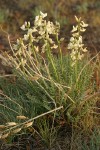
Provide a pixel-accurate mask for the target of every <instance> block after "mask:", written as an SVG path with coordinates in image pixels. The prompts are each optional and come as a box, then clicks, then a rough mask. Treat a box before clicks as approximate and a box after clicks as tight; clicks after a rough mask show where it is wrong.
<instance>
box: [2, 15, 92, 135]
mask: <svg viewBox="0 0 100 150" xmlns="http://www.w3.org/2000/svg"><path fill="white" fill-rule="evenodd" d="M46 17H47V14H46V13H42V12H40V14H39V15H38V16H36V17H35V20H34V22H33V26H31V24H30V22H25V23H24V24H23V25H22V26H21V29H22V30H23V32H25V34H24V36H23V37H22V38H19V39H17V42H16V44H14V45H13V47H11V50H12V52H13V55H10V54H7V53H6V54H5V53H4V55H3V56H6V59H5V58H4V59H3V56H2V57H1V58H2V59H3V61H5V62H6V63H7V65H8V64H9V65H10V66H11V67H12V68H14V71H15V72H14V74H15V75H16V76H17V77H18V80H17V82H16V85H13V86H12V87H9V85H8V84H7V89H5V86H4V85H3V84H2V82H1V85H0V86H1V88H2V89H4V90H5V91H6V94H7V91H10V92H11V93H10V94H9V96H12V98H13V101H11V99H9V98H8V97H6V100H5V101H4V104H2V105H1V104H0V107H2V109H1V110H2V112H4V113H2V114H4V115H5V116H7V115H8V114H10V115H9V117H8V118H10V117H11V116H12V118H10V120H9V119H8V120H9V122H10V125H14V122H15V123H17V121H18V120H17V121H16V117H15V116H16V115H17V116H21V117H22V118H23V116H27V117H25V119H26V120H27V122H26V123H28V124H26V127H28V126H30V125H31V126H32V122H31V121H33V120H31V121H30V122H28V120H29V119H30V118H34V116H36V115H40V114H42V113H45V112H48V111H50V110H52V109H56V108H57V107H60V106H62V105H63V106H64V107H63V110H61V112H60V113H59V112H58V113H57V112H56V113H54V114H53V116H51V118H53V119H52V120H53V123H52V124H53V125H54V121H55V120H56V118H57V119H58V124H60V119H62V120H64V121H66V120H67V121H68V120H69V122H70V123H72V122H73V123H76V124H78V123H79V122H81V119H83V118H84V117H85V115H86V114H88V116H89V114H90V112H89V110H90V108H91V107H92V105H94V103H93V102H92V99H91V102H90V101H89V102H88V101H85V99H86V97H88V96H89V94H91V93H92V92H93V90H92V86H91V85H92V83H91V77H92V69H91V65H90V63H89V62H88V60H87V57H86V58H85V57H83V56H84V54H85V52H86V51H87V49H86V48H85V47H84V44H83V40H82V35H81V33H83V32H84V31H85V28H86V27H87V26H88V25H87V24H85V23H84V22H83V21H82V20H81V18H79V19H78V18H77V17H75V18H76V21H77V24H78V25H76V26H73V30H72V37H71V38H70V43H69V44H68V49H69V50H71V53H70V54H69V53H68V54H66V55H64V54H63V53H62V50H61V46H60V44H61V42H62V40H63V38H61V39H60V38H59V32H60V25H59V23H58V22H55V23H53V22H51V21H47V20H46V19H45V18H46ZM53 50H57V51H58V55H57V56H55V55H54V54H53ZM80 60H81V61H80ZM10 86H11V85H10ZM14 86H15V88H14ZM9 89H10V90H9ZM87 91H90V93H89V94H87ZM15 95H16V97H15ZM90 98H91V97H90ZM15 101H17V102H18V104H15V103H14V102H15ZM12 104H13V105H12ZM19 104H20V105H19ZM5 106H6V111H5V109H4V108H5ZM11 107H13V109H12V108H11ZM8 108H10V109H8ZM20 113H21V114H20ZM11 114H12V115H11ZM14 118H15V119H14ZM19 118H20V117H19ZM17 119H18V117H17ZM24 123H25V122H23V123H22V124H18V127H19V128H18V130H17V131H16V125H15V126H14V127H13V128H12V131H13V129H15V131H14V132H19V131H20V130H22V129H23V125H24ZM43 123H44V125H45V121H43ZM79 124H80V123H79ZM82 124H83V123H82ZM20 125H22V126H20ZM24 127H25V126H24ZM47 127H48V126H47ZM49 127H51V126H49ZM8 130H9V128H8V127H7V132H8ZM41 130H42V129H41ZM50 130H51V129H50ZM50 130H47V131H48V132H49V131H50ZM52 131H53V129H52ZM44 132H45V131H44V130H43V133H44ZM4 133H5V134H3V135H5V136H8V135H7V134H6V132H4ZM44 135H46V134H44ZM50 136H51V135H50Z"/></svg>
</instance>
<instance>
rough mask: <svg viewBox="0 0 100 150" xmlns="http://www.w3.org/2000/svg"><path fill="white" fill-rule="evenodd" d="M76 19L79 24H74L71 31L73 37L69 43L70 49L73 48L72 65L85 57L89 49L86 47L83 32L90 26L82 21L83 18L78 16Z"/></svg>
mask: <svg viewBox="0 0 100 150" xmlns="http://www.w3.org/2000/svg"><path fill="white" fill-rule="evenodd" d="M75 19H76V21H77V23H78V25H76V26H73V29H72V31H71V32H72V37H71V38H70V43H69V44H68V49H70V50H72V52H71V58H72V60H73V63H72V66H73V65H75V63H76V62H77V60H81V59H82V58H83V57H84V52H87V49H86V48H84V44H83V39H82V36H81V33H82V32H85V30H86V29H85V28H86V27H87V26H88V24H85V23H84V22H83V21H81V18H79V19H78V18H77V17H76V16H75Z"/></svg>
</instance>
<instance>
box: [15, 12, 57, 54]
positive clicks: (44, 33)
mask: <svg viewBox="0 0 100 150" xmlns="http://www.w3.org/2000/svg"><path fill="white" fill-rule="evenodd" d="M46 16H47V13H45V14H44V13H42V12H40V15H38V16H36V17H35V21H34V26H33V27H30V22H25V23H24V25H22V26H21V29H22V30H24V31H26V32H27V33H26V34H25V35H24V37H23V38H22V39H20V40H17V44H16V45H14V49H15V50H19V51H20V48H21V49H22V47H23V48H24V49H28V50H29V49H31V47H32V48H34V50H35V51H37V52H38V51H39V50H40V49H41V52H42V53H44V52H45V51H46V50H47V46H48V44H49V46H50V48H51V49H56V48H57V47H58V46H57V44H56V43H55V41H54V40H52V36H53V35H55V36H58V34H59V29H60V24H59V23H58V22H56V23H55V25H54V24H53V22H50V21H46V20H45V19H44V18H45V17H46ZM25 43H27V44H26V45H25ZM40 43H41V44H40ZM37 45H38V46H37ZM40 45H41V47H40ZM17 53H18V52H17Z"/></svg>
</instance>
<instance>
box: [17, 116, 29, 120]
mask: <svg viewBox="0 0 100 150" xmlns="http://www.w3.org/2000/svg"><path fill="white" fill-rule="evenodd" d="M16 118H17V119H21V120H24V119H27V117H26V116H17V117H16Z"/></svg>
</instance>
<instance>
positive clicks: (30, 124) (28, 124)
mask: <svg viewBox="0 0 100 150" xmlns="http://www.w3.org/2000/svg"><path fill="white" fill-rule="evenodd" d="M32 124H33V122H28V123H27V124H25V125H24V128H28V127H30V126H32Z"/></svg>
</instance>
